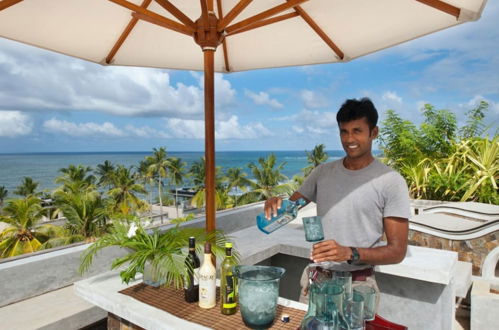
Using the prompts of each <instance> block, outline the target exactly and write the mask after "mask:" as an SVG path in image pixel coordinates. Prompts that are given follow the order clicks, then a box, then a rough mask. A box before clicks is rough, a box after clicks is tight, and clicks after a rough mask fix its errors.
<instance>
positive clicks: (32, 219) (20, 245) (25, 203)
mask: <svg viewBox="0 0 499 330" xmlns="http://www.w3.org/2000/svg"><path fill="white" fill-rule="evenodd" d="M43 211H44V210H43V208H42V206H41V205H40V199H39V198H37V197H34V196H29V197H26V198H21V199H11V200H8V201H7V204H6V205H5V207H4V208H3V214H2V215H0V221H2V222H5V223H7V224H8V225H9V226H8V227H7V228H5V229H4V230H3V231H2V232H1V233H0V257H1V258H7V257H14V256H17V255H20V254H24V253H30V252H34V251H37V250H39V249H42V248H43V246H42V245H43V244H44V243H46V242H47V241H49V240H50V239H52V238H56V237H61V236H64V235H65V231H64V229H63V228H61V227H57V226H54V225H49V224H45V225H39V222H40V220H41V218H42V215H43Z"/></svg>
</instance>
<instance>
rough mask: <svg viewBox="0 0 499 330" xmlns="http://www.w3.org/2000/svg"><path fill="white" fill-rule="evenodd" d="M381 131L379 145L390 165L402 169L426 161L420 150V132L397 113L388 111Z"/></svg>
mask: <svg viewBox="0 0 499 330" xmlns="http://www.w3.org/2000/svg"><path fill="white" fill-rule="evenodd" d="M385 116H386V119H385V120H384V121H383V122H382V126H381V128H380V130H379V137H378V140H379V145H380V148H381V150H383V154H384V156H385V159H386V160H387V163H388V165H391V166H393V167H395V168H397V169H398V168H400V167H401V166H402V164H411V165H415V164H417V163H419V162H420V161H421V160H422V159H424V158H425V157H424V155H423V153H422V152H421V151H420V150H419V145H418V141H419V140H420V132H419V131H418V129H417V128H416V126H415V125H414V124H413V123H411V122H410V121H408V120H404V119H402V118H401V117H400V116H399V115H398V114H397V113H396V112H395V111H393V110H388V111H387V112H386V115H385Z"/></svg>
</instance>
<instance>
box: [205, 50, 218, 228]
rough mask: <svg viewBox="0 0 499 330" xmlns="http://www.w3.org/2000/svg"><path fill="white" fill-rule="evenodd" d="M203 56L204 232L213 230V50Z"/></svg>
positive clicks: (214, 206) (214, 210)
mask: <svg viewBox="0 0 499 330" xmlns="http://www.w3.org/2000/svg"><path fill="white" fill-rule="evenodd" d="M203 54H204V124H205V125H204V126H205V135H204V141H205V142H204V146H205V149H204V153H205V159H206V166H205V171H206V173H205V201H206V231H207V232H211V231H213V230H215V227H216V224H215V212H216V204H215V73H214V71H215V70H214V65H215V62H214V55H215V50H211V49H205V50H204V51H203Z"/></svg>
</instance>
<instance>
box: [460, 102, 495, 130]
mask: <svg viewBox="0 0 499 330" xmlns="http://www.w3.org/2000/svg"><path fill="white" fill-rule="evenodd" d="M488 109H489V104H488V103H487V102H485V101H480V104H478V106H477V107H475V108H473V109H471V110H469V111H468V112H467V113H466V117H467V120H466V125H465V126H463V127H461V128H460V129H459V135H460V136H461V138H462V139H469V138H473V137H475V136H481V135H482V134H483V133H484V132H485V130H486V126H485V124H484V123H483V119H484V118H485V113H486V112H487V110H488Z"/></svg>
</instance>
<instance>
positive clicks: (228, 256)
mask: <svg viewBox="0 0 499 330" xmlns="http://www.w3.org/2000/svg"><path fill="white" fill-rule="evenodd" d="M236 265H237V263H236V260H235V259H234V258H233V257H232V243H225V258H224V260H223V262H222V265H221V270H220V272H221V274H220V277H221V281H220V296H221V299H222V301H221V304H220V307H221V309H222V314H225V315H231V314H234V313H236V311H237V278H236V276H235V275H234V273H233V272H232V268H233V267H234V266H236Z"/></svg>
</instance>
